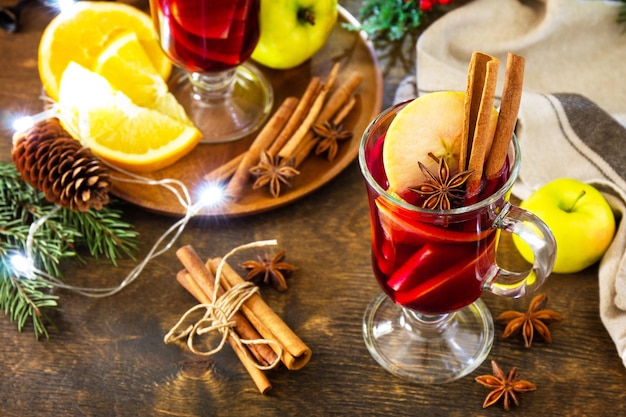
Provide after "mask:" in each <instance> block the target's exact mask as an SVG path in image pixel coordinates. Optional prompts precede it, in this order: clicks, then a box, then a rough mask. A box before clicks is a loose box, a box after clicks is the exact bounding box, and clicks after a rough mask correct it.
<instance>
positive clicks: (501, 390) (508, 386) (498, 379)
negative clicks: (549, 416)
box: [476, 361, 537, 411]
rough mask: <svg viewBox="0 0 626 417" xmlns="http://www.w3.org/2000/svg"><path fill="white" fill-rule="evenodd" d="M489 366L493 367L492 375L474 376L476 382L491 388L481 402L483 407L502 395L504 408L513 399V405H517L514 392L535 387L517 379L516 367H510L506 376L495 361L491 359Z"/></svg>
mask: <svg viewBox="0 0 626 417" xmlns="http://www.w3.org/2000/svg"><path fill="white" fill-rule="evenodd" d="M491 368H492V369H493V375H481V376H478V377H476V382H478V383H479V384H481V385H484V386H485V387H487V388H491V389H492V391H491V392H490V393H489V394H488V395H487V398H485V401H484V402H483V408H487V407H489V406H490V405H493V404H495V403H497V402H498V400H499V399H500V398H502V397H504V409H505V410H507V411H508V410H509V408H510V406H511V404H510V402H511V400H513V403H515V405H517V406H519V401H518V400H517V395H516V393H519V392H528V391H534V390H536V389H537V387H536V386H535V384H533V383H532V382H529V381H524V380H522V379H519V377H518V376H517V375H516V372H517V368H515V367H514V368H513V369H511V370H510V371H509V373H508V375H506V376H505V375H504V372H502V369H501V368H500V367H499V366H498V364H497V363H496V361H491Z"/></svg>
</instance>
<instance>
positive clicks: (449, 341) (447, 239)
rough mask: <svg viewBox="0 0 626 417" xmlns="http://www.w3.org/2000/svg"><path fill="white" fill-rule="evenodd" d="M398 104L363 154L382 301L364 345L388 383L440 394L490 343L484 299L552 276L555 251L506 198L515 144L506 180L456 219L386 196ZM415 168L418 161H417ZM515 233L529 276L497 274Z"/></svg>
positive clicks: (367, 139) (374, 306)
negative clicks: (502, 251) (503, 243)
mask: <svg viewBox="0 0 626 417" xmlns="http://www.w3.org/2000/svg"><path fill="white" fill-rule="evenodd" d="M406 105H407V103H401V104H398V105H396V106H394V107H391V108H389V109H387V110H385V111H384V112H383V113H381V114H380V115H379V116H378V117H377V118H376V119H375V120H374V121H372V122H371V124H370V125H369V126H368V127H367V129H366V130H365V132H364V134H363V138H362V140H361V144H360V147H359V164H360V167H361V172H362V175H363V177H364V179H365V182H366V187H367V194H368V200H369V207H370V217H371V219H370V220H371V230H372V264H373V271H374V275H375V276H376V279H377V280H378V283H379V285H380V287H381V288H382V290H383V293H381V294H380V295H378V296H377V297H376V298H375V299H374V300H373V301H372V302H371V303H370V305H369V306H368V308H367V309H366V312H365V315H364V322H363V334H364V339H365V343H366V345H367V347H368V349H369V351H370V353H371V354H372V356H373V357H374V359H376V361H377V362H378V363H379V364H380V365H382V366H383V367H384V368H385V369H387V370H388V371H389V372H391V373H392V374H394V375H396V376H399V377H402V378H404V379H408V380H411V381H415V382H421V383H429V384H437V383H444V382H448V381H452V380H454V379H457V378H460V377H462V376H464V375H467V374H468V373H470V372H472V371H473V370H474V369H476V368H477V367H478V366H479V365H480V364H481V363H482V362H483V361H484V359H485V358H486V357H487V354H488V353H489V351H490V349H491V346H492V343H493V333H494V331H493V319H492V317H491V313H490V312H489V310H488V309H487V307H486V305H485V304H484V302H483V301H482V300H481V299H480V298H479V297H480V296H481V294H482V292H483V291H489V292H492V293H494V294H497V295H501V296H507V297H520V296H522V295H525V294H528V293H531V292H533V291H535V290H536V289H537V288H538V287H539V286H540V285H541V284H542V283H543V282H544V280H545V279H546V278H547V276H548V275H549V274H550V273H551V271H552V267H553V264H554V256H555V252H556V243H555V241H554V237H553V236H552V233H551V232H550V230H549V229H548V227H547V226H546V225H545V224H544V223H543V222H542V221H541V220H540V219H539V218H537V217H536V216H534V215H533V214H531V213H529V212H527V211H525V210H523V209H521V208H519V207H516V206H513V205H511V204H510V203H509V201H508V198H509V196H510V191H511V188H512V186H513V183H514V182H515V179H516V177H517V175H518V171H519V167H520V149H519V144H518V142H517V139H516V138H515V137H513V139H512V141H511V143H510V145H509V149H508V155H507V156H506V162H505V166H504V167H503V169H502V170H501V174H500V175H499V176H498V177H497V178H495V179H494V180H492V181H490V183H489V184H484V186H483V187H482V191H481V193H480V195H479V198H478V201H477V202H475V203H473V204H470V205H467V206H461V207H456V208H451V209H447V210H445V209H440V208H435V209H430V208H423V207H422V206H421V205H420V204H418V203H417V202H408V201H407V200H405V199H404V198H400V197H399V196H398V195H397V194H394V193H390V192H388V191H387V177H386V173H385V168H384V166H383V156H382V153H383V144H384V141H385V134H386V132H387V130H388V128H389V125H390V124H391V122H392V120H393V119H394V118H395V117H396V115H397V114H398V112H399V111H400V110H401V109H402V108H403V107H404V106H406ZM416 164H417V161H416ZM503 232H506V233H513V234H515V235H517V236H518V237H520V238H521V239H523V240H524V241H525V242H526V243H527V244H528V245H529V246H530V247H531V248H532V250H533V253H534V256H535V259H534V263H533V265H532V266H531V267H530V268H529V270H527V271H522V272H512V271H508V270H505V269H503V268H501V267H500V266H498V264H497V262H496V253H497V248H498V241H499V237H500V234H501V233H503Z"/></svg>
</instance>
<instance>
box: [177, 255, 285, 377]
mask: <svg viewBox="0 0 626 417" xmlns="http://www.w3.org/2000/svg"><path fill="white" fill-rule="evenodd" d="M176 256H177V257H178V259H179V260H180V261H181V263H182V264H183V265H184V266H185V269H186V270H187V273H188V274H189V276H190V277H191V280H192V281H193V282H194V283H195V285H196V286H197V287H198V288H199V289H200V290H201V291H202V292H203V293H204V294H205V295H206V297H208V299H207V298H205V299H204V300H203V301H202V302H207V301H208V302H209V303H210V302H213V301H214V300H213V299H212V297H213V293H214V283H215V278H214V277H213V275H212V274H211V272H210V271H209V269H207V267H206V266H205V265H204V263H203V262H202V260H201V259H200V257H198V254H197V253H196V251H195V250H194V249H193V248H192V247H191V246H189V245H187V246H183V247H181V248H180V249H178V250H177V251H176ZM223 293H224V290H222V288H218V291H217V295H218V297H219V296H221V295H222V294H223ZM232 320H233V322H234V323H235V325H234V326H233V329H234V330H235V332H237V334H238V335H239V336H240V337H241V338H242V339H248V340H255V339H261V335H260V334H259V332H257V331H256V329H255V328H254V327H253V326H252V325H251V324H250V322H249V321H248V320H247V319H246V318H245V316H244V315H243V314H241V313H240V312H236V313H235V314H234V315H233V317H232ZM248 348H249V349H250V352H251V353H252V354H253V355H254V357H255V358H256V360H257V361H259V363H260V364H261V365H263V366H267V365H270V364H272V363H273V362H274V361H275V360H276V353H275V352H274V351H273V350H272V348H271V347H270V346H268V345H267V344H253V345H248Z"/></svg>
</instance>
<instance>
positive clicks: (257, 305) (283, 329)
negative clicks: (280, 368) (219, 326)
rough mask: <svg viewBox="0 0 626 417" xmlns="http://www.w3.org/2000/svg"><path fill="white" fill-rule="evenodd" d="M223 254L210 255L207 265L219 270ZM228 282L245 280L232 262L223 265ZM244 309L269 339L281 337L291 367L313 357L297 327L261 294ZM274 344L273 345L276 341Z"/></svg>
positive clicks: (285, 360) (284, 359)
mask: <svg viewBox="0 0 626 417" xmlns="http://www.w3.org/2000/svg"><path fill="white" fill-rule="evenodd" d="M220 262H221V258H214V259H210V260H209V261H208V262H207V265H208V267H209V269H210V270H211V272H212V273H213V274H216V271H217V268H218V266H219V264H220ZM222 275H223V276H222V278H224V281H223V283H224V286H225V288H226V287H227V286H230V287H234V286H235V285H237V284H240V283H242V282H245V281H244V279H243V278H242V277H241V276H240V275H239V274H238V273H237V271H235V270H234V269H233V268H232V267H231V266H230V265H228V263H225V264H224V266H223V268H222ZM241 311H242V312H243V314H244V315H245V316H246V318H248V320H250V323H252V324H253V325H254V327H255V328H256V329H257V330H258V332H259V333H261V335H262V336H263V337H264V338H265V339H268V340H275V341H277V342H278V343H279V344H280V345H281V347H282V348H283V352H282V355H281V361H282V362H283V363H284V364H285V366H286V367H287V369H291V370H297V369H300V368H302V367H303V366H304V365H306V364H307V363H308V362H309V360H310V359H311V349H310V348H309V347H308V346H307V345H306V344H305V343H304V342H303V341H302V340H301V339H300V338H299V337H298V335H296V334H295V333H294V331H293V330H291V328H290V327H289V326H287V324H286V323H285V322H284V321H283V320H282V319H281V318H280V317H279V316H278V315H277V314H276V313H275V312H274V311H273V310H272V309H271V308H270V307H269V306H268V305H267V304H266V303H265V301H264V300H263V298H262V297H261V296H260V295H258V294H253V295H252V296H251V297H250V298H248V300H246V302H245V303H244V304H243V306H242V308H241ZM272 347H273V345H272Z"/></svg>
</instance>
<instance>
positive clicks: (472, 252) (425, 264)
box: [387, 243, 476, 292]
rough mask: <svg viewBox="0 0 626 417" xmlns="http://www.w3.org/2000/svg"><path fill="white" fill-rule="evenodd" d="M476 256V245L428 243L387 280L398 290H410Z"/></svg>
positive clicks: (388, 283) (389, 284)
mask: <svg viewBox="0 0 626 417" xmlns="http://www.w3.org/2000/svg"><path fill="white" fill-rule="evenodd" d="M475 256H476V245H475V244H473V243H470V244H454V243H427V244H425V245H423V246H422V247H421V248H420V249H419V250H418V251H417V252H415V253H414V254H413V256H411V257H410V258H409V259H408V260H407V261H406V262H405V263H404V264H403V265H402V266H401V267H400V268H398V269H397V270H396V271H395V272H394V273H393V274H392V275H391V277H390V278H389V280H388V281H387V285H388V286H389V287H390V288H392V289H393V290H394V291H396V292H402V291H409V290H411V289H412V288H414V287H416V286H417V285H419V284H421V283H422V282H425V281H428V280H429V279H431V278H433V277H435V276H437V275H438V274H440V273H442V272H443V271H444V270H446V269H448V268H452V267H454V266H455V265H457V264H467V263H469V262H470V259H471V258H473V257H475Z"/></svg>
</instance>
